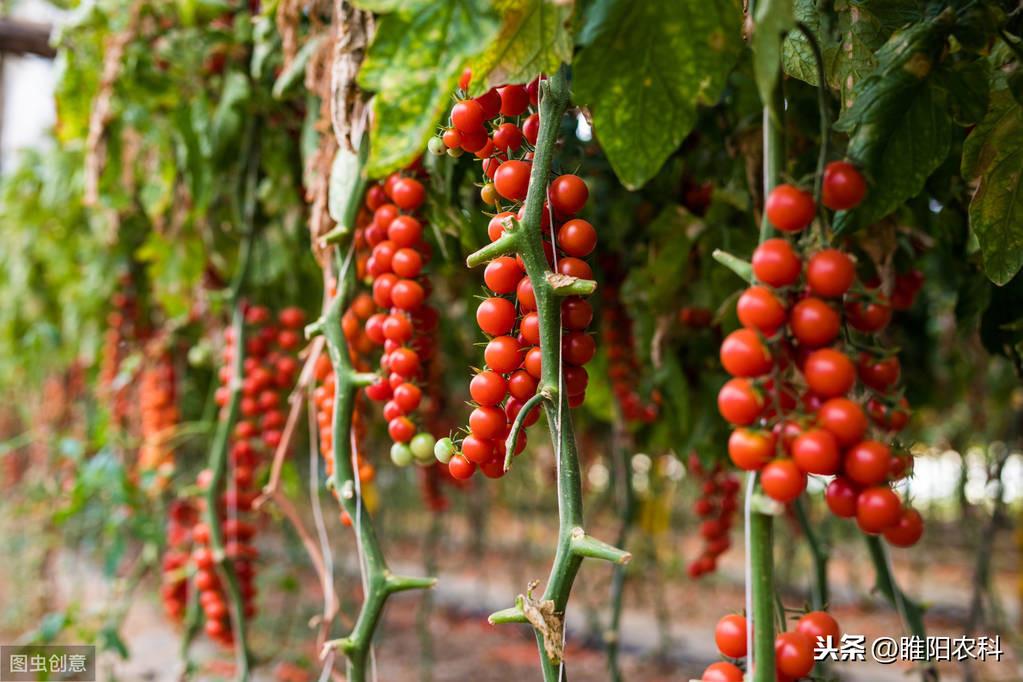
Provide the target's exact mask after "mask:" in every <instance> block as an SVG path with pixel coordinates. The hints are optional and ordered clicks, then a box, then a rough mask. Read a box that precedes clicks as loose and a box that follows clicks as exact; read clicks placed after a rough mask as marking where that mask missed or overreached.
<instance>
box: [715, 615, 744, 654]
mask: <svg viewBox="0 0 1023 682" xmlns="http://www.w3.org/2000/svg"><path fill="white" fill-rule="evenodd" d="M714 643H715V644H717V647H718V651H720V652H721V653H722V654H724V655H725V656H727V657H728V658H743V657H744V656H745V655H746V619H745V618H743V617H742V616H740V615H738V614H736V613H730V614H728V615H727V616H724V617H723V618H722V619H721V620H719V621H718V624H717V625H716V626H715V627H714Z"/></svg>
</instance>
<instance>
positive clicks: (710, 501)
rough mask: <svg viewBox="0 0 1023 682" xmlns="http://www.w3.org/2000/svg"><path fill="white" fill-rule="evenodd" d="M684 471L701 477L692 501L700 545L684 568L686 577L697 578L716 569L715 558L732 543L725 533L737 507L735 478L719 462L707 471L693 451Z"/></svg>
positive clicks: (737, 487)
mask: <svg viewBox="0 0 1023 682" xmlns="http://www.w3.org/2000/svg"><path fill="white" fill-rule="evenodd" d="M688 471H689V473H690V474H691V475H693V476H697V477H699V478H701V479H702V480H703V483H702V484H701V488H700V491H701V495H700V497H699V498H698V499H697V500H696V502H695V503H694V504H693V512H694V513H695V514H696V515H697V516H698V517H699V518H701V519H703V521H701V522H700V537H701V538H702V539H703V542H704V548H703V552H702V553H701V554H700V556H699V557H697V558H696V559H694V560H693V561H691V562H690V563H689V567H688V568H687V571H688V573H689V577H690V578H699V577H700V576H702V575H705V574H707V573H711V572H713V571H714V570H715V569H716V568H717V561H718V557H720V556H721V555H722V554H724V553H725V552H727V551H728V548H729V547H731V546H732V543H731V540H729V539H728V532H729V531H730V530H731V528H732V520H733V518H734V517H735V512H736V510H737V509H738V508H739V505H738V502H737V500H736V497H737V495H738V493H739V480H738V479H737V478H736V477H735V476H733V475H732V474H730V473H727V472H726V471H725V470H724V469H722V467H721V465H715V466H714V467H713V468H712V469H711V470H710V471H708V470H707V469H706V468H705V467H704V466H703V464H701V463H700V460H699V458H698V457H697V456H696V455H695V454H692V455H690V456H689V467H688Z"/></svg>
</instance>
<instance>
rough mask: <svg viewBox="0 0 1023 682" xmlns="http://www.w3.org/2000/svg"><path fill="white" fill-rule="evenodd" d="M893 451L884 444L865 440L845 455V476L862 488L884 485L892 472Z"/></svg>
mask: <svg viewBox="0 0 1023 682" xmlns="http://www.w3.org/2000/svg"><path fill="white" fill-rule="evenodd" d="M891 464H892V451H891V450H890V449H889V448H888V446H887V445H885V444H884V443H879V442H877V441H876V440H865V441H863V442H862V443H857V444H856V445H855V446H853V447H851V448H849V449H848V450H847V451H846V453H845V461H844V462H843V469H844V471H845V475H846V476H847V477H849V478H850V479H852V480H853V481H854V482H856V483H858V484H860V485H862V486H872V485H877V484H878V483H883V482H884V481H885V480H887V478H888V473H889V472H890V471H891Z"/></svg>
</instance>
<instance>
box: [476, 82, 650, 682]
mask: <svg viewBox="0 0 1023 682" xmlns="http://www.w3.org/2000/svg"><path fill="white" fill-rule="evenodd" d="M566 71H567V69H566V67H565V66H564V65H563V66H562V67H561V68H560V69H558V71H557V72H556V73H555V74H553V75H552V76H551V77H550V78H549V79H547V80H545V81H541V83H540V131H539V133H538V134H537V141H536V146H535V151H534V157H533V164H532V169H531V171H530V175H529V191H528V193H527V195H526V202H525V213H524V215H523V220H522V222H521V224H520V225H518V226H517V227H516V228H515V229H513V230H512V231H511V233H510V234H507V235H506V237H502V239H499V240H498V241H496V242H494V243H493V244H490V245H489V246H486V247H484V248H483V249H481V250H480V251H478V252H477V253H475V254H472V255H471V256H469V258H468V259H467V260H466V262H467V263H468V264H469V265H470V266H473V265H479V264H482V263H483V262H485V261H486V260H488V259H490V258H494V257H496V256H498V255H502V253H510V252H511V250H516V251H518V253H519V254H520V255H521V256H522V260H523V262H524V263H525V266H526V274H527V275H528V276H529V279H530V281H531V282H532V283H533V292H534V294H535V296H536V307H537V314H538V315H539V318H540V352H541V358H542V360H541V365H542V368H541V379H540V386H539V389H538V390H539V392H540V393H541V394H542V395H543V396H544V400H543V403H544V411H545V413H546V415H547V424H548V428H549V429H550V434H551V441H552V443H553V445H554V451H555V453H556V459H557V471H558V545H557V550H556V552H555V555H554V564H553V565H552V566H551V573H550V577H549V578H548V580H547V585H546V587H545V589H544V593H543V597H542V598H541V602H550V603H551V606H552V607H553V614H552V619H553V622H551V621H545V622H543V623H541V622H538V621H534V622H533V625H534V630H535V632H536V640H537V646H538V648H539V650H540V662H541V666H542V668H543V674H544V680H547V681H548V682H550V681H553V680H564V679H566V677H565V673H564V670H563V669H562V658H563V654H564V651H563V633H564V619H565V608H566V606H567V605H568V598H569V595H570V593H571V591H572V583H573V582H574V581H575V576H576V574H577V573H578V572H579V566H580V565H581V564H582V561H583V558H584V557H593V558H600V559H605V560H609V561H616V562H626V561H628V560H629V559H630V558H631V556H630V555H629V554H628V553H627V552H623V551H622V550H619V549H617V548H615V547H611V546H610V545H607V544H606V543H603V542H600V541H599V540H595V539H593V538H591V537H589V536H587V535H586V534H585V532H584V531H583V508H582V481H581V473H580V467H579V455H578V452H577V449H576V440H575V431H574V430H573V428H572V417H571V412H570V409H569V406H568V398H567V396H565V395H564V394H563V393H562V391H561V299H560V297H559V295H558V293H556V292H555V285H556V284H558V280H557V278H554V281H553V282H552V278H550V277H549V275H551V274H552V273H551V270H550V268H549V267H548V265H547V258H546V256H545V254H544V248H543V239H542V235H541V234H540V229H541V228H540V226H541V224H542V223H541V217H542V214H543V211H544V204H545V200H546V194H547V180H548V176H549V174H550V168H551V159H552V157H553V154H554V147H555V142H556V141H557V138H558V132H559V130H560V128H561V119H562V117H563V116H564V113H565V110H566V109H567V108H568V80H567V74H566ZM571 286H573V287H575V286H585V287H586V288H587V289H589V288H590V285H589V284H586V285H578V284H571ZM559 288H560V287H559ZM522 601H524V600H521V599H520V602H522ZM520 610H521V609H520ZM518 617H521V616H516V614H515V613H514V610H505V611H502V612H499V613H498V614H495V615H494V616H492V617H491V622H505V621H507V620H509V619H514V618H518ZM519 622H521V621H519ZM545 639H546V642H545Z"/></svg>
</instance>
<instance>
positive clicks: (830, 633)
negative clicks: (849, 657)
mask: <svg viewBox="0 0 1023 682" xmlns="http://www.w3.org/2000/svg"><path fill="white" fill-rule="evenodd" d="M796 632H802V633H803V634H804V635H806V636H807V637H809V638H810V641H811V642H812V643H813V648H814V650H815V651H816V650H817V649H819V648H820V647H819V646H818V645H817V642H818V641H823V642H824V643H825V644H828V643H830V645H831V646H836V647H837V646H838V644H839V642H840V641H841V638H842V631H841V629H840V628H839V627H838V621H836V620H835V619H834V618H832V617H831V614H830V613H828V612H826V611H811V612H809V613H807V614H805V615H803V616H801V617H800V619H799V621H798V622H797V623H796ZM829 637H830V638H831V639H830V640H829V639H828V638H829ZM818 638H820V639H818Z"/></svg>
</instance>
